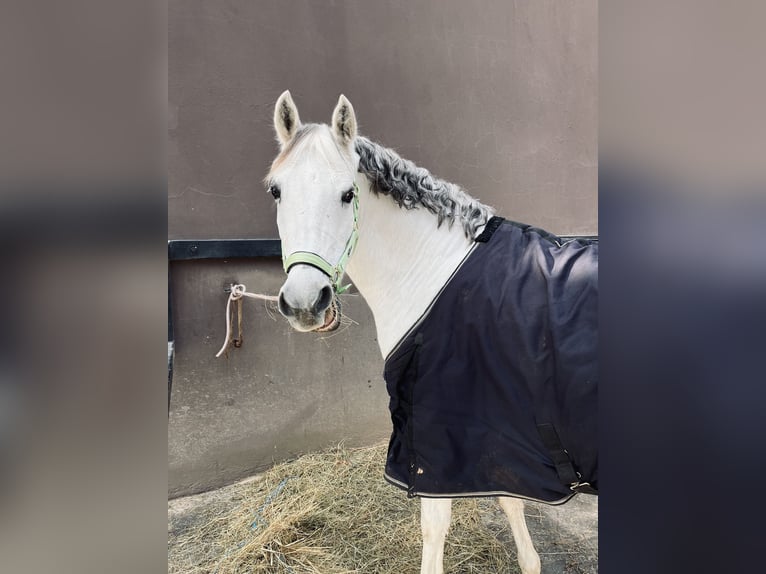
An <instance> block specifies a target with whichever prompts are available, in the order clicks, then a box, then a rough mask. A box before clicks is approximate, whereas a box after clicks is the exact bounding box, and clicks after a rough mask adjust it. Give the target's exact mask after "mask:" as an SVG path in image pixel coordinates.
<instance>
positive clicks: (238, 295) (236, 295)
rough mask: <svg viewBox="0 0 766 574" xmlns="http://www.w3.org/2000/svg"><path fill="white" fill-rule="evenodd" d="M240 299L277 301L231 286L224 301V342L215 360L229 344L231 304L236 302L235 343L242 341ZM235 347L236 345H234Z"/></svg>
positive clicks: (242, 287) (267, 296) (273, 297)
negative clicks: (236, 334) (236, 325)
mask: <svg viewBox="0 0 766 574" xmlns="http://www.w3.org/2000/svg"><path fill="white" fill-rule="evenodd" d="M242 297H250V298H251V299H261V300H262V301H277V300H278V299H279V297H277V296H275V295H261V294H260V293H248V292H247V287H245V286H244V285H242V284H241V283H240V284H237V285H232V286H231V293H229V300H228V301H226V340H225V341H224V342H223V346H222V347H221V350H220V351H218V353H216V355H215V356H216V358H218V357H220V356H221V355H222V354H223V353H224V352H225V351H226V349H227V348H228V347H229V344H230V343H231V330H232V328H231V302H232V301H238V311H239V313H238V325H239V338H238V339H237V341H240V342H241V341H242ZM235 346H237V345H236V343H235Z"/></svg>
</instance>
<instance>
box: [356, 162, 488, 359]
mask: <svg viewBox="0 0 766 574" xmlns="http://www.w3.org/2000/svg"><path fill="white" fill-rule="evenodd" d="M357 185H358V186H359V190H360V201H359V242H358V243H357V246H356V249H355V250H354V254H353V257H351V259H350V260H349V264H348V268H347V271H348V275H349V277H350V278H351V279H352V281H353V282H354V285H355V286H356V287H357V289H358V290H359V292H360V293H361V295H362V296H363V297H364V299H365V301H367V304H368V305H369V306H370V309H371V310H372V314H373V316H374V317H375V327H376V329H377V334H378V345H379V346H380V352H381V354H382V355H383V357H384V358H385V357H386V356H387V355H388V353H389V352H390V351H391V350H392V349H393V348H394V346H395V345H396V344H397V342H398V341H399V340H400V339H401V338H402V337H403V336H404V335H405V334H406V333H407V331H408V330H409V329H410V328H411V327H412V325H414V324H415V322H416V321H417V320H418V319H419V318H420V317H421V316H422V315H423V313H424V312H425V311H426V309H427V308H428V306H429V305H430V304H431V302H432V301H433V299H434V298H435V297H436V295H437V294H438V293H439V291H440V290H441V288H442V287H443V286H444V284H445V283H446V282H447V281H448V280H449V278H450V276H451V275H452V274H453V273H454V271H455V269H456V268H457V267H458V266H459V265H460V263H461V262H462V261H463V259H464V258H465V256H466V255H467V254H468V252H469V251H470V250H471V248H472V246H473V242H472V241H471V240H469V239H467V238H466V236H465V234H464V232H463V228H462V226H461V225H459V224H458V223H456V224H455V225H453V226H451V227H450V226H449V225H448V224H447V223H444V224H443V225H442V226H441V227H438V228H437V225H436V217H435V216H434V215H433V214H431V213H429V212H428V211H427V210H426V209H424V208H419V209H411V210H408V209H403V208H400V207H399V206H398V205H396V204H395V203H394V201H393V200H391V198H389V197H386V196H382V195H376V194H374V193H372V191H371V189H370V182H369V181H368V180H367V178H366V177H365V176H363V175H358V176H357Z"/></svg>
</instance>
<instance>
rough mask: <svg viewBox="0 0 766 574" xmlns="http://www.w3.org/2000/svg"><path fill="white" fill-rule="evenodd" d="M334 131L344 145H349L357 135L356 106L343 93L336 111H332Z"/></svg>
mask: <svg viewBox="0 0 766 574" xmlns="http://www.w3.org/2000/svg"><path fill="white" fill-rule="evenodd" d="M332 132H333V134H335V138H336V139H337V140H338V141H339V142H340V143H341V144H343V145H344V146H347V145H348V144H349V143H351V140H353V139H354V138H355V137H356V115H354V106H352V105H351V102H349V101H348V100H347V99H346V96H344V95H342V94H341V96H340V98H338V104H337V105H336V106H335V111H334V112H333V113H332Z"/></svg>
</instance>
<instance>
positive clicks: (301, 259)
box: [282, 182, 359, 294]
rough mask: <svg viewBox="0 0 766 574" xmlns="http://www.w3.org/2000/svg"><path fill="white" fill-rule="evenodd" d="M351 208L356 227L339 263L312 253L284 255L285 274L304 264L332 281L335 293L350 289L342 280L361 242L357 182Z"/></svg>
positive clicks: (297, 252)
mask: <svg viewBox="0 0 766 574" xmlns="http://www.w3.org/2000/svg"><path fill="white" fill-rule="evenodd" d="M351 206H352V208H353V210H354V226H353V228H352V229H351V235H350V236H349V238H348V240H347V241H346V246H345V247H344V248H343V253H342V254H341V256H340V260H339V261H338V263H337V264H336V265H332V264H331V263H329V262H328V261H327V260H326V259H325V258H324V257H322V256H321V255H317V254H316V253H313V252H311V251H294V252H292V253H291V254H290V255H288V256H287V257H285V256H284V254H283V255H282V265H283V267H284V269H285V273H289V272H290V268H292V266H293V265H297V264H299V263H302V264H304V265H311V266H312V267H315V268H317V269H319V270H320V271H321V272H322V273H324V274H325V275H327V276H328V277H329V278H330V281H332V287H333V289H334V290H335V293H337V294H340V293H343V292H345V291H346V290H347V289H348V288H349V287H350V285H345V286H341V284H340V280H341V279H342V278H343V274H344V273H345V271H346V264H348V260H349V259H350V258H351V254H352V253H353V252H354V248H355V247H356V242H357V241H358V240H359V187H357V185H356V182H354V198H353V199H352V200H351Z"/></svg>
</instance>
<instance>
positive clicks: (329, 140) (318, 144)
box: [264, 124, 351, 183]
mask: <svg viewBox="0 0 766 574" xmlns="http://www.w3.org/2000/svg"><path fill="white" fill-rule="evenodd" d="M323 128H324V129H323ZM308 150H312V151H314V152H315V153H316V154H317V155H319V156H320V157H321V158H322V159H324V161H325V162H326V163H327V164H328V165H330V166H332V163H333V157H332V156H333V153H332V152H334V151H335V152H337V153H338V154H339V155H340V157H341V158H342V160H343V162H344V164H349V163H350V160H351V158H350V157H349V156H348V152H346V151H344V150H343V149H342V148H341V147H339V146H338V144H337V142H336V141H335V138H333V136H332V133H331V132H330V128H329V127H328V126H326V125H322V124H304V125H302V126H301V127H300V128H299V129H298V131H297V132H296V133H295V136H294V137H293V138H292V139H291V140H290V141H289V142H288V143H287V145H286V146H285V147H284V149H283V150H282V151H281V152H280V153H279V155H278V156H277V157H276V158H274V161H273V162H272V163H271V169H270V170H269V173H268V174H267V175H266V177H265V178H264V181H265V182H267V183H268V182H270V181H272V180H273V179H274V177H275V174H277V173H278V172H279V171H280V170H282V169H287V168H288V167H289V166H290V163H291V162H292V161H295V160H297V159H298V157H299V155H300V156H302V154H304V153H305V152H307V151H308Z"/></svg>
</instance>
